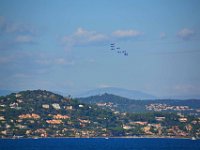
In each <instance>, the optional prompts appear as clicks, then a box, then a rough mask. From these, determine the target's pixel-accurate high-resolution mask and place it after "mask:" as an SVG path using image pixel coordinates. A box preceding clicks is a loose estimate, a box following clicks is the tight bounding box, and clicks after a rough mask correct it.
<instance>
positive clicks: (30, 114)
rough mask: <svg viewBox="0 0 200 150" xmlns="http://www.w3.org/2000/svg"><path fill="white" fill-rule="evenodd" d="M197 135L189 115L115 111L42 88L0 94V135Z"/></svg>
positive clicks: (198, 123) (198, 122) (199, 125)
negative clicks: (3, 95)
mask: <svg viewBox="0 0 200 150" xmlns="http://www.w3.org/2000/svg"><path fill="white" fill-rule="evenodd" d="M105 96H106V95H105ZM106 97H107V96H106ZM112 97H113V96H112ZM115 98H116V100H118V102H120V101H121V102H122V101H123V99H121V98H120V97H115ZM141 102H142V101H141ZM124 103H126V101H124ZM137 105H139V104H137ZM141 105H142V104H141ZM199 135H200V119H199V118H197V117H195V116H191V115H183V114H177V113H171V112H155V111H153V112H146V113H145V112H144V113H124V112H118V111H116V110H112V109H110V108H107V107H101V106H97V105H95V104H85V103H83V102H79V101H77V100H75V99H71V98H65V97H63V96H60V95H58V94H54V93H52V92H49V91H45V90H44V91H43V90H34V91H22V92H19V93H12V94H10V95H7V96H5V97H0V138H39V137H40V138H45V137H124V136H131V137H132V136H151V137H160V136H167V137H171V136H172V137H192V136H195V137H199Z"/></svg>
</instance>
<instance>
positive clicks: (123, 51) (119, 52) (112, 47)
mask: <svg viewBox="0 0 200 150" xmlns="http://www.w3.org/2000/svg"><path fill="white" fill-rule="evenodd" d="M110 50H112V51H116V52H117V53H118V54H123V55H124V56H128V52H127V51H126V50H121V48H120V47H116V45H115V43H111V44H110Z"/></svg>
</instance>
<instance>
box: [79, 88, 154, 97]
mask: <svg viewBox="0 0 200 150" xmlns="http://www.w3.org/2000/svg"><path fill="white" fill-rule="evenodd" d="M105 93H107V94H114V95H118V96H122V97H126V98H129V99H156V96H154V95H151V94H148V93H145V92H141V91H136V90H128V89H123V88H118V87H105V88H98V89H95V90H90V91H87V92H85V93H82V94H80V95H78V96H77V97H88V96H93V95H102V94H105Z"/></svg>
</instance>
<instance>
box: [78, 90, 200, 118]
mask: <svg viewBox="0 0 200 150" xmlns="http://www.w3.org/2000/svg"><path fill="white" fill-rule="evenodd" d="M78 100H79V101H81V102H83V103H88V104H97V105H99V106H102V107H104V108H110V109H111V110H115V111H120V112H132V113H133V112H151V111H163V112H181V113H184V114H191V113H192V114H194V115H200V113H199V111H200V100H193V99H191V100H172V99H163V100H132V99H128V98H125V97H121V96H117V95H113V94H107V93H104V94H102V95H96V96H90V97H86V98H78Z"/></svg>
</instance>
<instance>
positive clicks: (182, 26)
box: [0, 0, 200, 98]
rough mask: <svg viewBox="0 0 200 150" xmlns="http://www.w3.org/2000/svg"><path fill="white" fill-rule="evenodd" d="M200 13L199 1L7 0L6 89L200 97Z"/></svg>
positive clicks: (0, 42)
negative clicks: (99, 90) (123, 91)
mask: <svg viewBox="0 0 200 150" xmlns="http://www.w3.org/2000/svg"><path fill="white" fill-rule="evenodd" d="M199 14H200V1H199V0H176V1H172V0H171V1H169V0H168V1H167V0H152V1H148V0H124V1H121V0H109V1H108V0H101V1H97V0H84V1H81V0H57V1H56V0H52V1H48V0H38V1H33V0H0V70H1V71H0V78H1V81H0V89H11V90H25V89H46V90H51V91H62V92H65V93H69V94H74V93H81V92H83V91H87V90H90V89H95V88H100V87H121V88H126V89H132V90H139V91H143V92H147V93H150V94H153V95H156V96H158V97H160V98H178V97H182V98H189V97H190V98H200V97H199V96H200V94H199V93H200V67H199V64H200V59H199V58H200V17H199ZM112 42H114V43H116V46H119V47H120V48H121V49H123V50H126V51H127V52H128V56H124V55H122V54H118V53H116V52H115V51H111V50H110V43H112Z"/></svg>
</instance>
